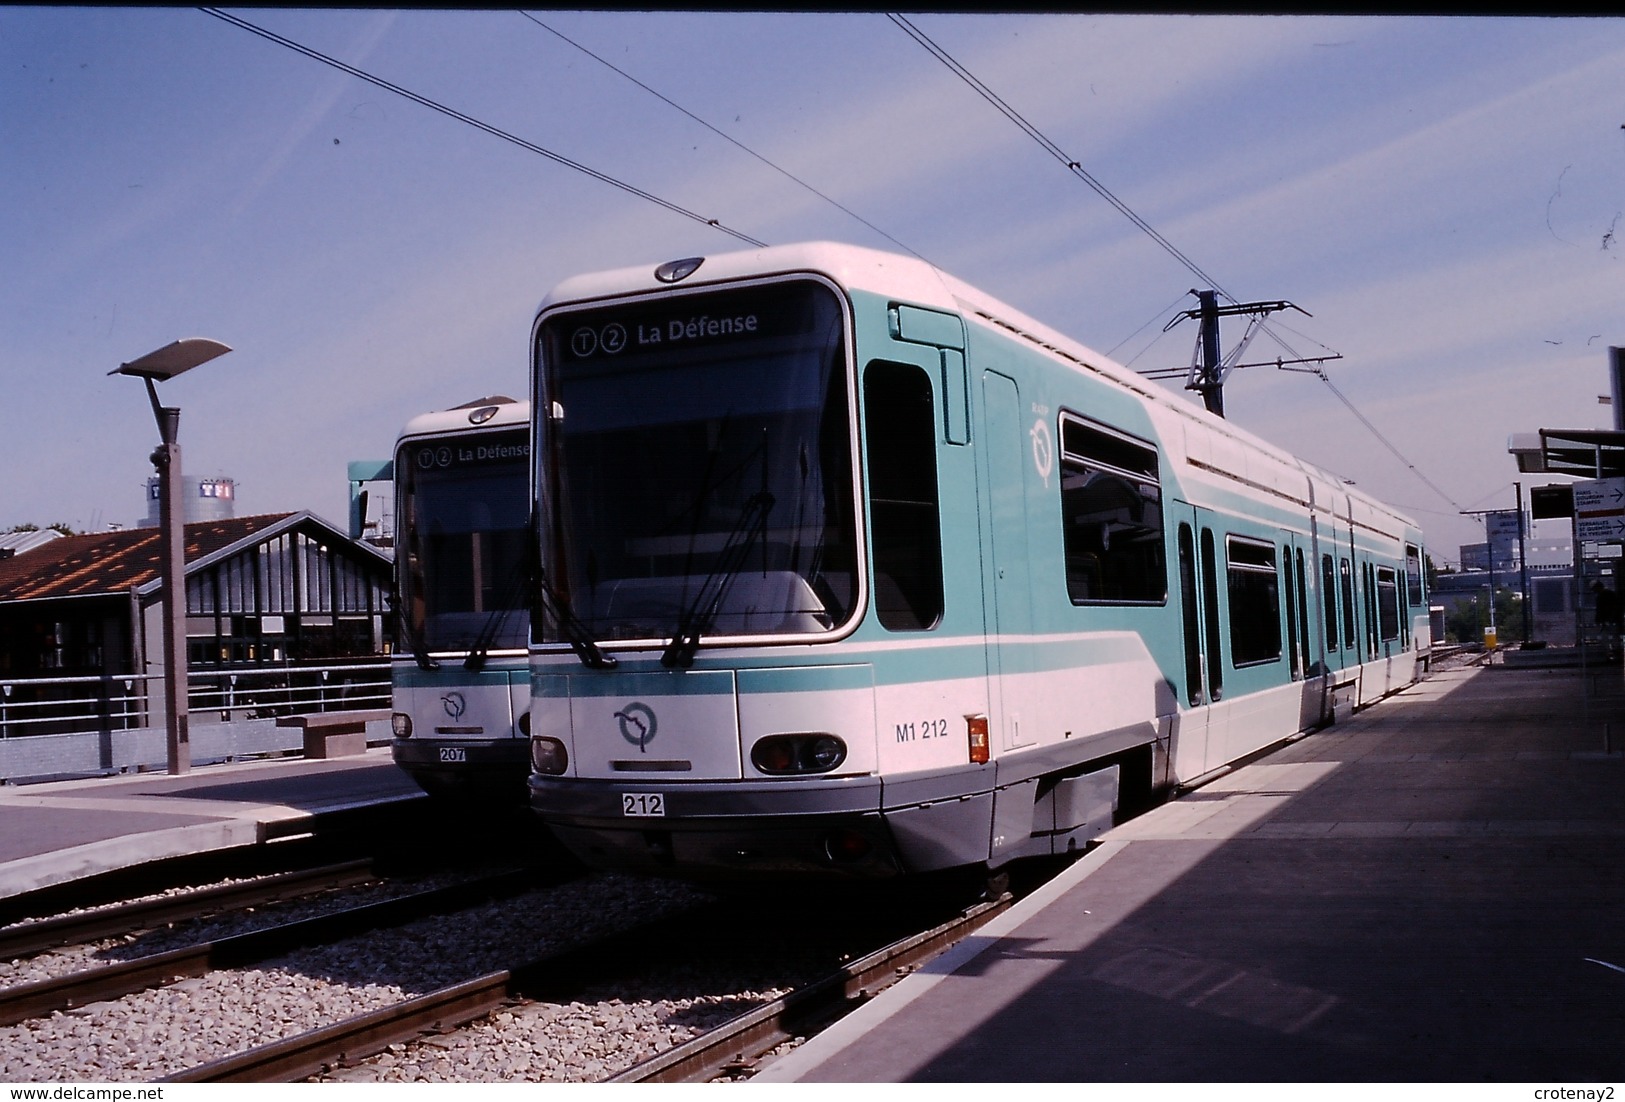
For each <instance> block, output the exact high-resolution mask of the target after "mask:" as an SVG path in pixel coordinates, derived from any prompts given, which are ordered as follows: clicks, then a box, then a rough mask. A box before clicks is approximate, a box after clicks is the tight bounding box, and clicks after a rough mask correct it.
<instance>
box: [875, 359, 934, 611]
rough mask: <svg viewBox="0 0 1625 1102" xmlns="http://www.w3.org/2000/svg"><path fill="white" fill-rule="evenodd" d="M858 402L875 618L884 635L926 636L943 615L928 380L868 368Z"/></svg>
mask: <svg viewBox="0 0 1625 1102" xmlns="http://www.w3.org/2000/svg"><path fill="white" fill-rule="evenodd" d="M863 399H864V410H865V413H864V416H865V418H866V423H867V429H866V435H865V443H866V446H867V448H868V452H869V523H870V526H871V528H872V531H873V536H874V545H873V550H874V563H875V579H874V588H875V594H874V600H875V614H876V615H877V616H878V617H879V619H880V623H881V625H882V626H883V627H886V628H889V629H891V630H892V631H926V630H929V629H931V628H933V627H935V626H936V625H937V623H938V622H939V621H940V620H941V619H942V609H943V597H942V525H941V521H940V520H939V514H940V511H941V509H940V502H939V499H938V494H937V431H936V415H935V414H934V413H933V411H932V403H931V380H930V378H929V377H928V376H927V375H926V373H925V372H924V371H922V370H921V369H920V368H918V367H915V366H913V365H911V364H899V363H888V362H885V361H876V362H875V363H872V364H870V365H869V368H868V370H867V371H865V372H864V375H863Z"/></svg>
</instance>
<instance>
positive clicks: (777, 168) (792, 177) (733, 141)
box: [519, 11, 931, 264]
mask: <svg viewBox="0 0 1625 1102" xmlns="http://www.w3.org/2000/svg"><path fill="white" fill-rule="evenodd" d="M519 14H520V15H522V16H524V17H525V18H526V19H528V20H530V21H531V22H532V23H534V24H536V25H537V26H538V27H540V28H542V30H544V31H547V32H548V33H549V34H551V35H553V36H554V37H556V38H558V39H559V40H560V41H562V42H564V43H566V44H567V45H570V46H573V47H575V48H576V49H577V50H580V51H581V52H582V53H584V54H586V55H587V56H588V57H590V58H592V59H593V60H594V61H596V62H598V64H600V65H602V66H604V67H605V68H606V69H609V70H610V71H611V72H613V73H616V74H617V75H619V76H621V77H624V78H626V79H627V80H629V81H631V82H632V83H633V84H636V85H637V86H638V87H639V88H642V89H643V90H644V91H645V92H648V93H649V94H650V95H651V96H653V97H654V98H655V99H657V100H659V101H660V102H661V103H664V104H665V105H666V106H668V107H670V108H672V109H673V110H675V111H677V112H679V113H681V114H682V115H684V116H685V117H687V118H689V119H692V120H693V121H694V122H697V123H699V124H700V125H701V126H703V127H705V128H706V129H707V130H709V131H710V132H711V133H713V134H715V135H716V136H717V137H719V138H721V139H722V140H723V141H725V142H727V143H729V144H730V145H732V146H734V147H735V148H736V149H739V150H740V151H742V152H744V153H746V154H748V155H749V156H751V157H754V158H755V159H756V160H757V161H760V162H761V163H762V164H764V165H766V166H767V167H768V168H771V169H772V170H773V171H774V172H777V173H778V174H779V175H780V176H783V177H784V178H785V179H787V180H789V181H790V182H791V183H793V184H795V185H796V186H797V187H800V188H802V189H803V190H805V191H807V192H809V193H810V194H812V195H814V196H816V197H818V198H819V199H822V200H823V201H824V202H826V203H828V204H829V205H830V206H832V207H834V208H835V209H836V210H838V211H840V212H841V213H842V214H845V215H847V216H848V217H850V218H852V219H855V220H856V221H857V222H859V223H861V224H862V225H864V226H865V227H867V228H868V229H871V230H873V231H874V232H875V233H877V234H879V235H880V236H881V237H884V238H885V239H886V240H887V241H890V242H891V243H892V244H893V245H896V246H897V247H898V248H899V249H902V250H903V251H904V252H906V253H908V254H909V255H911V256H914V257H917V258H918V259H920V260H925V262H926V263H927V264H930V263H931V261H929V260H926V258H925V257H924V256H921V255H920V254H919V253H918V252H916V251H915V250H913V249H911V248H909V247H908V246H907V245H905V244H903V243H902V242H901V241H899V240H897V238H895V237H893V236H892V235H891V234H889V233H887V232H886V231H885V230H883V229H881V228H880V227H879V226H877V225H875V224H874V223H873V222H871V221H869V220H868V219H867V218H865V217H863V215H861V214H859V213H857V212H856V211H854V210H852V209H850V208H849V207H846V206H844V205H843V204H841V203H840V202H839V201H837V200H835V199H833V198H831V197H830V196H828V195H826V194H824V193H823V192H822V191H819V190H818V189H817V188H815V187H813V186H812V185H811V184H809V183H808V182H807V181H805V180H803V179H801V178H800V177H799V176H797V175H796V174H795V173H793V172H791V171H790V170H789V169H787V168H784V167H783V166H782V165H779V164H775V163H774V162H773V161H771V160H769V159H768V158H767V157H764V156H762V154H760V153H758V152H756V151H755V150H754V149H752V148H751V147H750V146H748V145H746V144H745V143H744V142H741V141H739V140H738V139H737V138H735V137H733V136H732V135H731V134H728V133H727V132H726V131H723V130H720V129H718V128H717V127H715V126H713V125H712V124H711V123H709V122H706V121H705V120H704V119H702V118H700V117H699V116H698V115H696V114H694V112H692V111H690V110H689V109H688V108H686V107H684V106H683V105H682V104H680V103H677V102H676V101H674V100H672V99H671V98H670V97H668V96H665V95H663V94H661V93H660V92H658V91H656V90H655V89H653V88H651V87H649V85H647V84H645V83H643V81H641V80H639V79H638V78H637V77H635V76H633V75H632V74H631V73H629V72H627V71H626V70H625V69H622V68H621V67H620V66H618V65H616V64H615V63H614V62H612V61H609V60H607V59H605V58H603V57H601V56H599V55H598V54H595V53H593V52H592V51H591V50H589V49H587V47H585V46H583V45H582V44H581V43H579V42H577V41H576V40H575V39H573V38H571V37H569V36H568V35H566V34H564V33H563V32H562V31H560V30H558V29H557V28H556V27H553V26H550V25H549V24H547V23H544V22H542V20H540V19H538V18H536V16H534V15H532V14H531V13H530V12H528V11H521V12H520V13H519Z"/></svg>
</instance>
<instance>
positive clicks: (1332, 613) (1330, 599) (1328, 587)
mask: <svg viewBox="0 0 1625 1102" xmlns="http://www.w3.org/2000/svg"><path fill="white" fill-rule="evenodd" d="M1320 596H1321V599H1322V600H1323V601H1324V602H1325V604H1326V649H1327V650H1336V649H1337V566H1336V564H1335V563H1333V562H1332V557H1331V556H1330V555H1322V556H1320Z"/></svg>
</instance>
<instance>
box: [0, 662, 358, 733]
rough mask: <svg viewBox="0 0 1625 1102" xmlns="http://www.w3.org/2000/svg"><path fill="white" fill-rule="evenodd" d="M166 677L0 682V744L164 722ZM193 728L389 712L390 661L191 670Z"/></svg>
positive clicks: (41, 678) (109, 677)
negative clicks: (374, 710)
mask: <svg viewBox="0 0 1625 1102" xmlns="http://www.w3.org/2000/svg"><path fill="white" fill-rule="evenodd" d="M163 695H164V694H163V675H162V674H161V673H160V674H111V675H104V676H101V677H30V678H16V679H0V738H21V737H27V736H29V735H60V734H76V733H81V732H101V731H125V730H130V729H133V728H138V727H147V726H159V725H162V723H163V718H162V717H163V714H164V699H163ZM187 700H188V702H189V709H190V712H191V716H192V722H193V723H194V724H199V723H212V722H218V723H230V722H232V721H233V720H240V719H264V718H267V717H270V716H287V715H306V714H309V713H311V712H330V711H350V710H355V709H371V708H387V707H389V703H390V665H389V663H388V662H376V661H370V660H369V661H366V662H349V663H341V664H331V665H314V664H313V665H297V664H293V663H289V664H286V665H282V666H276V667H252V668H247V667H245V668H238V669H216V670H210V669H192V670H189V671H188V673H187Z"/></svg>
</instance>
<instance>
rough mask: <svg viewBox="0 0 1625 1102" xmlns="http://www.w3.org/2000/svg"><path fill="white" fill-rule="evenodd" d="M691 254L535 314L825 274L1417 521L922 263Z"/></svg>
mask: <svg viewBox="0 0 1625 1102" xmlns="http://www.w3.org/2000/svg"><path fill="white" fill-rule="evenodd" d="M689 259H690V260H699V261H700V263H699V265H698V266H697V267H696V268H694V269H693V272H692V274H691V275H689V276H687V277H684V278H683V279H682V280H680V281H679V282H677V283H675V284H674V283H672V282H670V281H665V280H662V279H660V278H659V277H658V276H657V275H656V271H657V270H658V269H659V268H661V267H662V266H663V265H665V264H668V263H675V261H661V262H655V263H649V264H642V265H634V266H631V267H625V268H618V269H614V270H610V271H603V272H595V273H589V274H585V275H579V276H575V277H572V278H570V279H566V280H564V281H563V282H562V283H560V284H558V285H557V286H556V287H555V288H554V289H553V290H552V291H551V292H550V293H549V294H548V295H547V296H546V297H545V298H544V299H543V300H542V303H541V306H540V307H539V308H538V311H537V312H538V314H540V313H541V312H543V311H546V310H549V309H551V308H553V307H555V306H559V305H563V304H566V303H586V302H592V301H595V300H602V299H610V298H619V297H625V296H636V295H640V294H650V293H655V292H660V291H669V290H671V289H673V287H674V286H681V287H685V288H687V287H695V288H697V287H701V286H705V285H709V284H716V283H726V282H730V281H733V280H739V279H752V278H763V277H772V276H778V275H792V274H795V273H798V272H809V273H817V274H822V275H824V276H827V277H828V278H831V279H833V280H835V282H836V283H838V284H840V285H841V286H843V287H847V288H851V289H854V290H862V291H868V292H872V293H874V294H879V295H885V296H888V297H891V298H897V299H903V300H906V301H908V302H910V303H911V304H914V305H920V306H928V307H934V308H937V309H941V310H945V311H951V312H955V313H959V314H961V315H964V316H965V317H966V320H967V321H970V322H980V323H981V324H984V325H988V326H990V327H992V328H994V329H996V330H999V331H1002V332H1004V333H1006V335H1014V336H1015V337H1017V338H1024V339H1026V340H1027V341H1029V342H1031V343H1033V344H1034V345H1036V346H1037V347H1039V348H1041V349H1044V350H1045V351H1047V352H1049V353H1050V354H1051V355H1054V356H1057V357H1059V358H1060V359H1062V360H1065V361H1069V362H1070V363H1071V364H1072V365H1073V366H1074V367H1075V368H1076V369H1078V370H1080V371H1086V372H1091V373H1094V374H1098V375H1100V376H1103V377H1106V378H1109V379H1111V380H1112V381H1114V382H1116V383H1117V384H1119V385H1121V386H1123V387H1126V388H1128V389H1129V390H1131V391H1133V392H1135V393H1136V394H1139V395H1140V396H1141V397H1142V398H1144V399H1145V400H1146V401H1147V403H1148V404H1150V405H1152V406H1155V407H1160V408H1162V409H1165V410H1169V411H1171V412H1173V413H1175V414H1177V415H1178V416H1180V417H1183V418H1188V419H1190V420H1193V421H1195V422H1197V423H1200V424H1203V425H1206V426H1207V428H1208V429H1209V431H1212V432H1216V433H1218V434H1220V435H1223V436H1228V437H1231V438H1232V439H1234V440H1236V441H1238V442H1239V443H1241V444H1243V445H1245V446H1246V447H1247V448H1250V449H1254V450H1256V451H1258V452H1262V453H1264V454H1267V455H1269V456H1271V457H1272V458H1273V459H1275V460H1276V461H1277V462H1279V463H1282V464H1285V465H1286V466H1288V467H1291V468H1294V469H1296V470H1298V471H1301V472H1302V473H1303V474H1304V475H1306V476H1309V477H1312V478H1315V479H1317V480H1319V481H1320V482H1322V483H1323V484H1326V485H1330V486H1332V487H1335V488H1336V490H1337V491H1338V492H1340V493H1346V494H1347V495H1348V496H1350V497H1352V498H1354V499H1356V500H1358V501H1361V502H1363V503H1364V504H1366V505H1368V506H1370V507H1372V508H1374V509H1377V510H1379V511H1381V512H1383V513H1385V514H1387V515H1389V516H1391V517H1393V518H1394V519H1396V520H1398V521H1400V522H1402V523H1404V524H1406V525H1409V526H1410V527H1412V528H1416V527H1418V526H1417V524H1416V522H1415V521H1414V520H1412V519H1411V518H1410V517H1407V516H1405V515H1404V514H1402V513H1400V512H1398V511H1397V510H1395V509H1394V508H1393V507H1392V506H1390V505H1388V504H1387V503H1385V502H1383V501H1382V500H1380V499H1378V498H1376V497H1373V496H1372V495H1371V494H1369V493H1366V492H1364V491H1362V490H1360V489H1359V488H1358V487H1356V486H1354V485H1353V484H1351V483H1349V482H1347V480H1345V479H1344V478H1342V477H1341V476H1340V475H1337V474H1335V473H1333V472H1331V471H1329V470H1326V469H1324V468H1321V467H1318V466H1316V465H1314V464H1312V463H1309V462H1307V461H1306V460H1303V459H1301V458H1299V457H1298V456H1295V455H1293V454H1292V453H1290V452H1288V451H1285V450H1284V449H1282V448H1280V447H1279V446H1277V445H1275V444H1272V443H1270V442H1269V441H1268V440H1265V439H1264V438H1262V437H1260V436H1257V435H1256V434H1254V433H1252V432H1249V431H1248V430H1247V429H1244V428H1242V427H1241V426H1239V425H1237V424H1235V423H1234V422H1232V421H1227V420H1225V419H1224V418H1223V417H1219V416H1217V415H1216V414H1213V413H1210V412H1208V411H1207V410H1205V409H1203V408H1202V407H1201V406H1198V405H1196V404H1195V403H1192V402H1186V401H1181V400H1179V399H1178V397H1177V396H1176V395H1174V394H1173V393H1171V392H1170V391H1169V390H1168V389H1167V388H1166V387H1163V386H1159V385H1158V384H1156V383H1153V382H1151V381H1150V380H1148V379H1145V378H1144V377H1142V376H1140V375H1139V374H1137V373H1136V372H1134V371H1131V370H1129V369H1128V368H1126V367H1123V366H1122V365H1121V364H1118V363H1117V362H1116V361H1114V360H1112V359H1111V358H1109V357H1107V356H1105V355H1103V354H1101V353H1099V352H1097V351H1095V350H1094V349H1092V348H1090V347H1088V346H1087V345H1085V344H1082V343H1081V342H1079V341H1078V340H1076V339H1075V338H1073V337H1069V336H1067V335H1066V334H1064V333H1062V332H1060V331H1059V330H1057V329H1054V328H1053V327H1051V326H1049V325H1046V324H1044V323H1043V322H1041V321H1038V320H1037V319H1035V318H1033V317H1031V316H1029V315H1028V314H1025V313H1023V312H1022V311H1021V310H1018V309H1016V308H1015V307H1013V306H1011V305H1010V304H1009V303H1007V302H1004V301H1002V300H1000V299H997V298H995V297H993V296H992V295H989V294H987V293H986V292H985V291H982V290H980V289H979V288H977V287H975V286H973V285H971V284H969V283H966V282H965V281H963V280H961V279H959V278H958V277H956V276H953V275H950V274H949V273H947V272H945V271H943V270H942V269H940V268H938V267H936V266H935V265H932V264H930V263H928V262H927V261H924V260H921V259H918V258H916V257H910V256H902V255H899V254H896V253H888V252H883V251H880V250H878V249H870V248H866V247H863V246H860V245H846V244H841V243H838V242H830V241H811V242H803V243H799V244H793V245H775V246H768V247H766V248H761V249H742V250H738V251H735V252H729V253H719V254H717V255H714V256H706V257H703V258H689Z"/></svg>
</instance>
